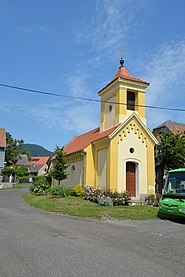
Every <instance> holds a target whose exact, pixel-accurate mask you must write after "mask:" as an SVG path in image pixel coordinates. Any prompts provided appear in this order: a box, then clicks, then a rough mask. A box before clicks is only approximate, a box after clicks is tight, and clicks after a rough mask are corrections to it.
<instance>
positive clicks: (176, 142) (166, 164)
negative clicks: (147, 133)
mask: <svg viewBox="0 0 185 277" xmlns="http://www.w3.org/2000/svg"><path fill="white" fill-rule="evenodd" d="M155 161H156V182H157V185H158V192H159V193H161V192H162V188H163V176H164V171H165V170H170V169H175V168H180V167H184V165H185V133H177V134H173V133H166V134H163V135H162V136H161V137H160V142H159V145H157V146H156V155H155Z"/></svg>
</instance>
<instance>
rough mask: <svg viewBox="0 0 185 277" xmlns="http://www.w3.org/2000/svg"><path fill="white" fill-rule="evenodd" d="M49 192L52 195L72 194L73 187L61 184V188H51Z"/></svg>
mask: <svg viewBox="0 0 185 277" xmlns="http://www.w3.org/2000/svg"><path fill="white" fill-rule="evenodd" d="M49 193H51V194H52V195H60V196H62V197H65V196H69V195H72V193H71V189H70V188H68V187H66V186H60V188H59V190H58V187H54V188H50V190H49Z"/></svg>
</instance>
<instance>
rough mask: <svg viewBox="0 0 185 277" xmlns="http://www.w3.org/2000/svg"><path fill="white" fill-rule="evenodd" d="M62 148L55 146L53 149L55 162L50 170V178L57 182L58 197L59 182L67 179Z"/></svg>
mask: <svg viewBox="0 0 185 277" xmlns="http://www.w3.org/2000/svg"><path fill="white" fill-rule="evenodd" d="M63 150H64V148H63V147H62V148H60V147H58V146H56V148H55V160H54V166H53V168H52V176H53V178H54V179H56V180H57V181H58V195H59V188H60V182H61V181H62V180H64V179H66V178H67V172H66V171H67V167H68V166H67V165H66V161H65V157H64V152H63Z"/></svg>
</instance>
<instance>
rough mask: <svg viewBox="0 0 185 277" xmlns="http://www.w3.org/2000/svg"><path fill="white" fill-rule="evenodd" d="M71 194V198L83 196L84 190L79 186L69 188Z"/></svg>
mask: <svg viewBox="0 0 185 277" xmlns="http://www.w3.org/2000/svg"><path fill="white" fill-rule="evenodd" d="M71 193H72V195H73V196H83V195H84V190H83V188H82V187H81V185H76V186H74V187H72V188H71Z"/></svg>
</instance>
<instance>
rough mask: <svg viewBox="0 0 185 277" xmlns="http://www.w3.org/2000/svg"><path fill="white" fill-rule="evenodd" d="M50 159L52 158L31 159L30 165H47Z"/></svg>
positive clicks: (38, 157)
mask: <svg viewBox="0 0 185 277" xmlns="http://www.w3.org/2000/svg"><path fill="white" fill-rule="evenodd" d="M49 159H50V156H43V157H42V156H37V157H31V160H30V164H35V165H43V164H46V163H47V162H48V160H49Z"/></svg>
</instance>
